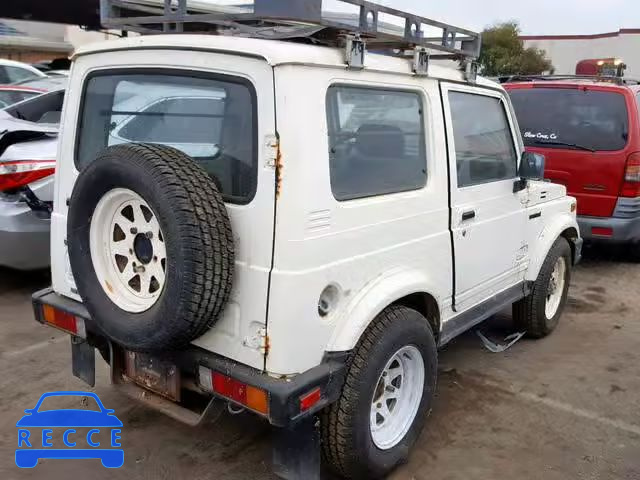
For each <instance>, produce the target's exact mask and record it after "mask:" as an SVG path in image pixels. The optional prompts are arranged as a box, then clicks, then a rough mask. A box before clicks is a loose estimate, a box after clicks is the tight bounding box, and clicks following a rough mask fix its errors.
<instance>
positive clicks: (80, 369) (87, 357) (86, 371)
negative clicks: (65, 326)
mask: <svg viewBox="0 0 640 480" xmlns="http://www.w3.org/2000/svg"><path fill="white" fill-rule="evenodd" d="M71 368H72V371H73V375H74V376H75V377H78V378H79V379H80V380H82V381H84V382H86V383H87V384H89V385H90V386H92V387H94V386H95V384H96V351H95V348H94V347H93V346H91V345H89V344H88V343H87V342H85V341H84V340H82V339H81V338H78V337H71Z"/></svg>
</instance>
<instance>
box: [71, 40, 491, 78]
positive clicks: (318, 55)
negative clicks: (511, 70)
mask: <svg viewBox="0 0 640 480" xmlns="http://www.w3.org/2000/svg"><path fill="white" fill-rule="evenodd" d="M147 48H148V49H154V50H157V49H164V48H166V49H167V50H176V49H184V50H189V49H193V50H211V51H217V52H229V53H232V54H240V55H250V56H253V57H260V58H264V59H265V60H266V61H267V62H268V63H269V64H270V65H272V66H276V65H285V64H304V65H316V66H321V67H322V66H323V67H342V68H346V64H345V60H344V50H342V49H339V48H332V47H323V46H318V45H308V44H301V43H293V42H285V41H277V40H263V39H255V38H244V37H235V36H233V37H232V36H224V35H198V34H174V35H171V34H169V35H143V36H135V37H127V38H121V39H117V40H108V41H104V42H99V43H93V44H90V45H87V46H84V47H80V48H79V49H78V50H76V52H75V55H74V57H75V56H81V55H87V54H92V53H100V52H105V51H118V50H128V49H147ZM435 63H436V62H435V61H434V62H432V64H431V65H429V77H433V78H438V79H443V80H452V81H456V82H465V79H464V75H463V72H461V71H460V70H458V69H457V68H449V67H444V66H441V65H437V64H435ZM438 63H440V62H438ZM365 68H366V69H368V70H376V71H385V72H390V73H399V74H405V75H414V74H413V72H412V61H411V60H410V59H403V58H397V57H391V56H387V55H380V54H374V53H370V52H367V55H366V59H365ZM477 84H478V85H482V86H489V87H493V88H500V89H501V88H502V87H501V86H500V85H499V84H497V83H495V82H492V81H490V80H487V79H485V78H482V77H478V80H477Z"/></svg>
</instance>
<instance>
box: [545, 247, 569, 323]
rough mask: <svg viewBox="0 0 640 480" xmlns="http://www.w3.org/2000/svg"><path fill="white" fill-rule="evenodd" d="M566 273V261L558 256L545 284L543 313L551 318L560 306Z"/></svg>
mask: <svg viewBox="0 0 640 480" xmlns="http://www.w3.org/2000/svg"><path fill="white" fill-rule="evenodd" d="M566 273H567V263H566V261H565V259H564V257H559V258H558V260H556V264H555V265H554V266H553V272H551V278H549V284H548V285H547V301H546V304H545V308H544V310H545V312H544V313H545V315H546V316H547V318H548V319H549V320H551V319H552V318H553V317H554V316H555V315H556V313H557V312H558V308H559V307H560V302H561V301H562V295H563V293H564V284H565V281H566V279H565V277H566Z"/></svg>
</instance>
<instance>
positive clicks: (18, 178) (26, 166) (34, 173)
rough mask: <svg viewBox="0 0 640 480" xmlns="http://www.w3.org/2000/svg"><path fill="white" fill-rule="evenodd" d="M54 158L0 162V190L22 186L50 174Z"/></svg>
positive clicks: (54, 164)
mask: <svg viewBox="0 0 640 480" xmlns="http://www.w3.org/2000/svg"><path fill="white" fill-rule="evenodd" d="M55 170H56V161H55V160H18V161H10V162H2V163H0V192H4V191H7V190H14V189H16V188H20V187H24V186H25V185H28V184H30V183H33V182H35V181H36V180H41V179H43V178H45V177H48V176H49V175H52V174H53V173H54V172H55Z"/></svg>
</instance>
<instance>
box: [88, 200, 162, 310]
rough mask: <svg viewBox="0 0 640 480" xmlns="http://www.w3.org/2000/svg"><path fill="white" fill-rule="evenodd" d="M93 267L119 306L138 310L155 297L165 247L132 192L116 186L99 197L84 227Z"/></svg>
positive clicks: (144, 206) (147, 211)
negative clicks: (88, 227)
mask: <svg viewBox="0 0 640 480" xmlns="http://www.w3.org/2000/svg"><path fill="white" fill-rule="evenodd" d="M89 242H90V243H89V244H90V249H91V259H92V262H93V268H94V270H95V272H96V276H97V277H98V281H99V282H100V285H101V286H102V288H103V289H104V291H105V293H106V294H107V296H108V297H109V298H110V299H111V301H112V302H113V303H115V304H116V305H117V306H118V307H119V308H121V309H122V310H125V311H127V312H130V313H141V312H144V311H146V310H148V309H149V308H151V307H152V306H153V305H155V303H156V302H157V301H158V298H160V295H161V294H162V290H163V289H164V286H165V281H166V276H165V272H166V268H167V249H166V246H165V244H164V237H163V235H162V230H161V229H160V224H159V223H158V219H157V217H156V214H155V213H154V212H153V210H151V208H150V207H149V205H148V204H147V202H145V201H144V199H143V198H142V197H141V196H140V195H138V194H137V193H135V192H133V191H131V190H128V189H124V188H116V189H113V190H111V191H109V192H107V193H106V194H105V195H104V197H102V198H101V199H100V201H99V202H98V205H97V206H96V209H95V211H94V214H93V217H92V218H91V227H90V232H89Z"/></svg>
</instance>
